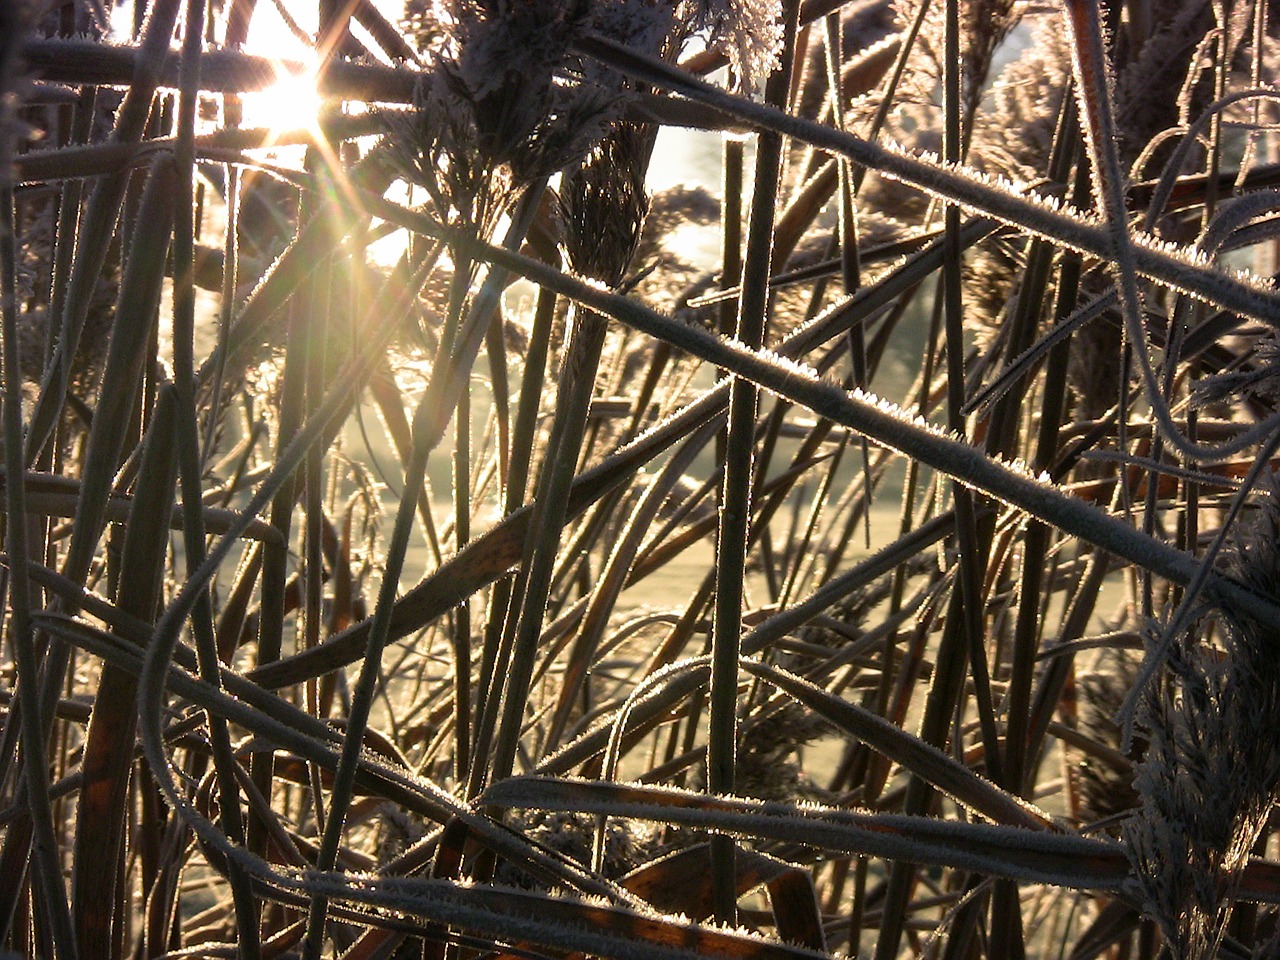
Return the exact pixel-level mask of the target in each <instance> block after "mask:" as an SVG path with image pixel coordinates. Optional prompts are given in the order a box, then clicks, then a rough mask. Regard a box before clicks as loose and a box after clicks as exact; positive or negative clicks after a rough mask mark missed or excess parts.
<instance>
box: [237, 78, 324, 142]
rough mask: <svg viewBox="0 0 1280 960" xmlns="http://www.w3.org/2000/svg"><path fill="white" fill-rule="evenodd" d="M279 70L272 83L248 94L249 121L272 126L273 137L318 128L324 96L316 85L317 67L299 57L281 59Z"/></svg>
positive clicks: (247, 114) (267, 126)
mask: <svg viewBox="0 0 1280 960" xmlns="http://www.w3.org/2000/svg"><path fill="white" fill-rule="evenodd" d="M298 67H301V69H297V68H298ZM276 74H277V79H276V81H275V83H273V84H271V86H269V87H267V88H266V89H264V90H260V91H258V92H257V93H247V94H245V95H244V123H245V125H246V126H249V127H261V128H264V129H266V130H268V131H269V133H270V139H271V140H275V139H277V138H279V137H280V136H281V135H282V134H283V133H285V132H286V131H291V130H307V131H312V132H314V131H316V130H318V125H319V117H320V109H321V106H322V104H323V98H322V97H321V96H320V93H319V91H318V90H317V89H316V73H315V70H314V68H313V67H312V66H311V65H309V64H305V63H300V62H297V61H294V62H291V63H286V62H277V65H276Z"/></svg>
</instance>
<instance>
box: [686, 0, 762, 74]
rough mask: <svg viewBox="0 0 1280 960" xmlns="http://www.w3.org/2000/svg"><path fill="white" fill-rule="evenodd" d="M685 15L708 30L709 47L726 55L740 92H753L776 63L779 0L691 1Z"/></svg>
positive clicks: (697, 26)
mask: <svg viewBox="0 0 1280 960" xmlns="http://www.w3.org/2000/svg"><path fill="white" fill-rule="evenodd" d="M688 16H689V17H690V19H691V20H692V22H693V24H694V26H695V27H696V28H698V29H710V31H711V46H712V48H713V49H716V50H719V51H720V52H721V53H723V54H724V55H725V56H727V57H728V58H729V64H730V66H731V67H732V69H733V73H734V76H735V77H737V78H738V87H739V89H740V90H741V91H742V92H743V93H746V94H750V93H751V92H752V91H754V90H755V88H756V85H757V84H759V83H761V82H762V81H763V80H764V79H765V77H767V76H768V75H769V74H770V73H772V72H773V70H774V69H775V68H776V67H777V66H778V63H779V59H778V57H779V54H780V53H781V52H782V19H781V18H782V4H781V2H780V0H694V3H693V5H692V8H691V9H690V10H689V12H688Z"/></svg>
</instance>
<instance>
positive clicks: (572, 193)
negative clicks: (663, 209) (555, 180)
mask: <svg viewBox="0 0 1280 960" xmlns="http://www.w3.org/2000/svg"><path fill="white" fill-rule="evenodd" d="M652 144H653V131H652V130H651V129H649V128H645V127H641V126H639V125H637V124H634V123H620V124H618V126H616V127H615V128H614V129H613V131H612V132H611V133H610V134H609V135H608V136H607V137H605V138H604V139H603V140H601V141H600V142H599V143H598V144H596V146H595V147H593V148H592V150H591V153H590V154H589V155H588V156H587V158H586V160H584V161H583V162H582V164H581V165H579V166H578V168H577V169H576V170H574V171H572V172H571V173H569V174H568V175H566V177H565V179H564V183H563V185H562V187H561V189H560V202H561V206H562V209H563V215H564V243H565V249H566V251H567V253H568V255H569V263H570V265H571V266H572V267H573V269H574V270H575V271H576V272H577V273H578V274H580V275H581V276H584V277H589V278H590V279H592V280H598V281H600V282H601V283H603V284H605V285H606V286H608V287H617V286H618V285H619V284H621V283H622V278H623V277H624V276H625V274H626V271H627V267H628V266H629V265H630V263H631V258H632V257H633V256H634V255H635V251H636V247H637V245H638V244H639V242H640V232H641V227H642V226H643V224H644V217H645V213H646V212H647V211H648V208H649V199H648V195H647V194H646V193H645V190H644V174H645V168H646V167H648V165H649V164H648V161H649V150H650V148H651V146H652Z"/></svg>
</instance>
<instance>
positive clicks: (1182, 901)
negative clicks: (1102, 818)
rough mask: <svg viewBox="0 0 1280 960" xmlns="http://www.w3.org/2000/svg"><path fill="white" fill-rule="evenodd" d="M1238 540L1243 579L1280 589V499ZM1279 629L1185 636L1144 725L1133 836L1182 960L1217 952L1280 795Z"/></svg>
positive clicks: (1204, 627)
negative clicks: (1145, 745)
mask: <svg viewBox="0 0 1280 960" xmlns="http://www.w3.org/2000/svg"><path fill="white" fill-rule="evenodd" d="M1267 487H1268V489H1267V491H1266V494H1265V495H1264V497H1262V498H1260V500H1259V504H1258V507H1259V509H1258V510H1257V513H1256V516H1255V517H1254V518H1253V522H1252V523H1251V524H1246V525H1245V526H1244V527H1243V528H1242V530H1241V531H1240V532H1239V533H1238V535H1237V536H1236V538H1235V542H1234V544H1233V545H1232V549H1231V552H1230V554H1229V555H1228V558H1227V566H1228V568H1229V570H1230V572H1231V573H1232V574H1234V575H1235V576H1236V577H1237V578H1239V579H1240V580H1242V581H1243V582H1244V583H1246V584H1247V585H1249V586H1250V587H1253V588H1255V589H1257V590H1260V591H1265V592H1266V593H1267V594H1269V595H1271V596H1275V595H1276V589H1277V587H1280V552H1277V551H1278V549H1280V541H1278V539H1277V535H1278V534H1280V501H1278V500H1277V496H1276V495H1277V492H1278V490H1280V488H1278V487H1277V485H1276V482H1275V479H1274V478H1271V479H1270V480H1269V481H1268V483H1267ZM1278 654H1280V630H1277V628H1276V626H1275V625H1274V624H1264V623H1259V622H1257V621H1255V620H1253V619H1251V618H1249V617H1247V616H1244V615H1242V614H1240V613H1238V612H1237V611H1234V610H1231V609H1222V610H1219V611H1214V612H1212V613H1206V615H1205V616H1203V617H1201V618H1200V620H1199V622H1197V623H1196V624H1193V625H1192V626H1191V627H1190V628H1188V629H1187V630H1186V631H1184V632H1183V634H1182V635H1181V636H1180V637H1178V638H1176V640H1175V642H1174V644H1173V646H1172V650H1171V653H1170V656H1169V659H1168V662H1167V664H1166V671H1165V675H1164V677H1162V678H1161V680H1160V682H1158V683H1155V684H1152V686H1151V688H1150V689H1149V690H1148V692H1147V694H1146V696H1145V700H1144V703H1143V706H1142V717H1141V721H1140V722H1141V725H1142V726H1143V727H1144V728H1145V730H1146V732H1147V734H1148V736H1149V738H1150V747H1149V749H1148V751H1147V756H1146V759H1145V760H1144V761H1143V763H1142V766H1141V767H1140V768H1139V773H1138V777H1137V781H1136V786H1137V788H1138V792H1139V793H1140V794H1141V795H1142V801H1143V805H1142V809H1141V811H1140V812H1139V814H1137V815H1136V816H1134V817H1133V818H1132V819H1131V820H1130V821H1129V823H1128V824H1127V825H1126V828H1125V838H1126V839H1127V840H1128V842H1129V849H1130V857H1131V859H1132V862H1133V866H1134V872H1135V874H1136V876H1137V878H1138V887H1139V890H1140V894H1141V897H1142V900H1143V905H1144V908H1145V910H1146V911H1147V912H1148V913H1149V914H1150V915H1151V916H1152V917H1153V918H1154V919H1155V920H1156V921H1157V922H1158V923H1159V924H1160V926H1161V928H1162V929H1163V931H1164V933H1165V936H1166V937H1167V938H1168V939H1169V942H1170V944H1171V946H1172V948H1173V950H1174V953H1175V955H1176V956H1178V957H1179V958H1181V960H1200V958H1202V957H1207V956H1212V955H1213V952H1214V951H1215V950H1216V948H1217V945H1218V942H1219V941H1220V939H1221V936H1222V932H1223V930H1224V929H1225V926H1226V921H1227V918H1228V916H1229V914H1230V911H1231V898H1232V891H1233V889H1234V886H1235V884H1236V883H1238V880H1239V872H1240V870H1241V869H1242V868H1243V866H1244V864H1245V862H1246V861H1247V859H1248V857H1249V855H1250V853H1251V852H1252V850H1253V847H1254V844H1255V843H1256V842H1257V840H1258V837H1259V836H1260V835H1261V833H1262V830H1263V828H1264V827H1265V825H1266V821H1267V817H1268V815H1269V813H1270V811H1271V808H1272V805H1273V804H1274V803H1275V801H1276V799H1277V796H1278V795H1280V747H1278V746H1277V741H1276V737H1275V731H1276V729H1277V728H1280V667H1277V664H1278V663H1280V659H1278V658H1277V655H1278Z"/></svg>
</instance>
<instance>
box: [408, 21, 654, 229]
mask: <svg viewBox="0 0 1280 960" xmlns="http://www.w3.org/2000/svg"><path fill="white" fill-rule="evenodd" d="M405 24H406V26H407V27H408V28H409V29H410V30H412V32H413V33H414V36H415V39H416V40H417V42H418V44H419V45H420V46H421V47H422V48H423V51H424V53H425V55H426V58H427V59H428V60H429V62H430V64H431V66H430V68H429V69H428V70H427V71H425V72H424V73H423V74H422V76H421V78H420V79H419V83H418V91H417V94H416V96H415V108H416V109H415V110H414V111H413V113H412V114H410V115H408V116H405V115H393V116H392V117H391V118H390V120H389V126H390V127H391V132H392V139H393V141H394V142H393V148H394V153H395V155H396V156H397V158H398V160H399V164H400V166H401V168H402V170H403V171H404V172H405V174H406V175H408V176H411V177H412V178H413V179H414V180H415V181H416V182H421V183H423V185H424V186H427V187H428V189H432V190H433V194H435V196H433V199H436V202H437V204H440V203H441V202H445V203H446V205H447V207H449V208H453V209H455V210H458V211H459V212H460V213H462V214H463V215H464V216H466V215H469V214H468V213H467V211H466V208H468V207H470V206H472V205H474V204H475V203H476V201H477V198H478V197H479V196H480V195H481V194H482V193H483V192H484V191H485V190H489V189H492V188H493V186H494V179H495V177H498V176H502V175H506V176H509V177H510V178H511V179H512V180H514V181H515V182H516V183H529V182H532V181H534V180H537V179H538V178H540V177H545V176H550V175H551V174H553V173H556V172H557V171H559V170H561V169H562V168H564V167H568V166H572V165H573V164H575V163H577V162H578V161H579V160H580V159H581V158H582V157H583V156H585V155H586V153H587V152H588V150H590V148H591V146H592V145H593V144H594V143H596V142H597V141H598V140H600V139H601V138H602V137H603V136H604V135H605V134H606V132H607V131H608V130H609V129H610V127H611V126H612V124H613V123H614V122H615V121H616V119H617V118H618V116H619V114H620V112H621V107H622V104H623V102H624V101H625V98H626V96H627V94H628V93H629V90H630V85H629V83H628V82H627V81H625V80H624V78H623V77H622V76H621V75H620V74H618V73H617V72H616V71H612V70H610V69H608V68H607V67H605V66H603V65H601V64H599V63H597V62H595V61H589V60H584V59H583V58H580V57H577V56H575V55H574V54H572V53H571V51H570V46H571V43H572V41H573V38H574V37H575V36H578V35H580V34H582V33H586V32H592V33H599V34H602V35H604V36H607V37H609V38H610V39H613V40H617V41H618V42H620V43H624V44H626V45H628V46H632V47H634V48H637V49H640V50H643V51H644V52H646V53H655V52H657V51H658V50H660V48H661V45H662V43H663V42H664V40H665V38H666V36H667V34H668V33H669V32H670V30H671V28H672V25H673V19H672V14H671V9H670V7H669V6H668V5H665V4H662V3H658V2H656V0H613V2H597V3H592V2H589V0H572V2H561V0H521V2H497V3H495V2H490V0H441V2H440V3H437V4H435V5H433V6H427V5H426V4H424V3H414V4H413V5H412V6H411V7H409V8H407V9H406V20H405Z"/></svg>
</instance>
